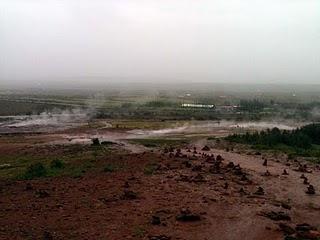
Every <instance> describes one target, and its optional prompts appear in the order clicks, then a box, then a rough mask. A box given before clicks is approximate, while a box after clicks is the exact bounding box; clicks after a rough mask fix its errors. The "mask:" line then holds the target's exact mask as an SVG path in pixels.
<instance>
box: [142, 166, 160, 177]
mask: <svg viewBox="0 0 320 240" xmlns="http://www.w3.org/2000/svg"><path fill="white" fill-rule="evenodd" d="M157 168H158V165H157V164H148V165H146V166H145V167H144V169H143V173H144V174H145V175H153V174H154V172H155V171H156V170H157Z"/></svg>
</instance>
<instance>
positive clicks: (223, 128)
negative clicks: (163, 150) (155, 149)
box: [129, 121, 299, 137]
mask: <svg viewBox="0 0 320 240" xmlns="http://www.w3.org/2000/svg"><path fill="white" fill-rule="evenodd" d="M298 126H299V124H297V123H287V124H285V123H279V122H235V121H215V122H214V121H209V122H205V123H203V122H195V123H190V124H184V125H183V126H179V127H174V128H165V129H160V130H140V129H139V130H132V131H130V132H129V133H130V134H134V135H137V136H140V137H152V136H161V135H170V134H171V135H172V134H191V133H198V134H205V133H207V134H210V133H212V132H215V133H218V134H219V133H220V134H222V135H224V133H227V131H228V130H235V129H238V130H264V129H268V128H269V129H271V128H275V127H277V128H279V129H281V130H293V129H295V128H297V127H298Z"/></svg>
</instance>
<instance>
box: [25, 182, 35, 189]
mask: <svg viewBox="0 0 320 240" xmlns="http://www.w3.org/2000/svg"><path fill="white" fill-rule="evenodd" d="M30 190H33V187H32V185H31V183H27V185H26V191H30Z"/></svg>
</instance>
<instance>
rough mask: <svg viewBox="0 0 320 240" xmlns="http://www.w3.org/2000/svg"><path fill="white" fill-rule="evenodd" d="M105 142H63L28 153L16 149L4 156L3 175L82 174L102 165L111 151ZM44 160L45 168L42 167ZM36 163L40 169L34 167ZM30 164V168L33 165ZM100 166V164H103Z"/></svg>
mask: <svg viewBox="0 0 320 240" xmlns="http://www.w3.org/2000/svg"><path fill="white" fill-rule="evenodd" d="M109 152H110V149H108V148H106V147H104V146H98V147H85V146H80V145H79V146H75V145H73V146H64V147H63V149H60V150H57V151H52V152H49V153H46V152H45V153H41V151H40V152H39V151H38V149H37V148H35V149H34V150H31V151H30V152H28V153H19V151H17V152H15V153H14V154H11V155H6V156H1V157H0V165H4V166H5V167H3V168H0V179H33V178H38V177H54V176H72V177H79V176H82V175H83V174H84V173H85V172H87V171H89V170H91V169H93V168H95V167H97V168H99V166H97V164H98V163H99V161H103V159H104V157H105V156H106V155H107V154H109ZM36 164H41V166H43V168H44V169H41V167H39V166H40V165H36ZM34 165H36V167H38V169H37V168H36V169H33V168H34ZM30 168H31V169H30ZM100 168H101V167H100Z"/></svg>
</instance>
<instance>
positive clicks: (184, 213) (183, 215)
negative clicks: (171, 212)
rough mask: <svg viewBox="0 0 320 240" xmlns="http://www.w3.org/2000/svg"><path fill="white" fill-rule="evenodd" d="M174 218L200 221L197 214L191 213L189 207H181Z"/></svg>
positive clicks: (185, 220)
mask: <svg viewBox="0 0 320 240" xmlns="http://www.w3.org/2000/svg"><path fill="white" fill-rule="evenodd" d="M176 220H177V221H180V222H196V221H200V220H201V217H200V215H199V214H195V213H192V212H191V211H190V210H189V209H182V210H181V211H180V214H179V215H177V216H176Z"/></svg>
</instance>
